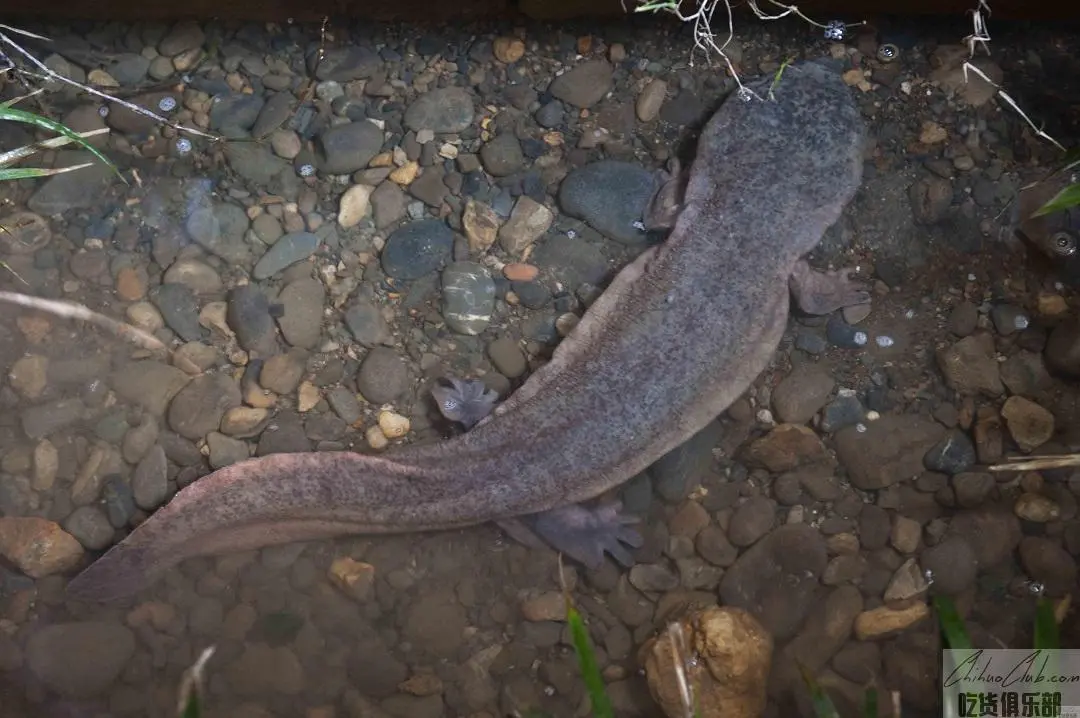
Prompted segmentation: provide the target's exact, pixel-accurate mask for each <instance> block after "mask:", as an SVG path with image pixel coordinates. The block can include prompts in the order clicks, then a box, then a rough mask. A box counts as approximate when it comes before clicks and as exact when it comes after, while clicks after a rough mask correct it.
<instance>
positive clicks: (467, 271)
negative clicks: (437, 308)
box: [442, 262, 495, 336]
mask: <svg viewBox="0 0 1080 718" xmlns="http://www.w3.org/2000/svg"><path fill="white" fill-rule="evenodd" d="M442 296H443V307H442V314H443V317H444V318H445V319H446V324H447V326H449V327H450V329H452V330H453V331H455V332H458V333H461V334H467V335H471V336H476V335H478V334H480V333H481V332H482V331H484V329H486V328H487V326H488V324H489V323H490V322H491V315H492V313H493V312H494V310H495V282H494V280H492V278H491V274H490V273H489V272H488V270H487V269H486V268H485V267H484V266H482V265H480V264H475V263H473V262H452V263H451V264H448V265H447V266H446V268H445V269H444V270H443V273H442Z"/></svg>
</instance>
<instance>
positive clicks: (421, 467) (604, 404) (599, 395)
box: [69, 63, 868, 600]
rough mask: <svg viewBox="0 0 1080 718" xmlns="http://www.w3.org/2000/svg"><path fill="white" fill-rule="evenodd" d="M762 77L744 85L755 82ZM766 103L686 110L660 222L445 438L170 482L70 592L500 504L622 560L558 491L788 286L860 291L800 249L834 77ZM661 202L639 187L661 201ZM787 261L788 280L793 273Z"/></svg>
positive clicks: (729, 380) (661, 422)
mask: <svg viewBox="0 0 1080 718" xmlns="http://www.w3.org/2000/svg"><path fill="white" fill-rule="evenodd" d="M772 81H773V78H772V77H766V78H763V79H761V80H759V81H757V82H756V83H753V84H751V85H750V86H751V87H752V88H753V89H755V90H756V91H757V93H758V95H760V96H761V97H766V96H767V94H768V88H769V86H770V84H771V83H772ZM773 94H774V97H775V100H774V101H769V100H766V101H757V100H753V101H749V102H743V101H741V100H739V99H737V98H732V99H730V100H729V101H727V102H725V103H724V104H723V105H722V107H721V108H720V109H719V110H718V112H717V113H716V114H715V115H714V116H713V118H712V119H711V120H710V121H709V123H708V124H707V126H706V127H705V129H704V131H703V133H702V136H701V139H700V140H699V146H698V151H697V157H696V159H695V160H694V162H693V165H692V166H691V167H690V170H689V175H688V181H687V182H686V186H685V191H682V189H681V180H685V179H686V177H687V176H682V177H680V176H678V175H676V176H675V177H674V178H672V180H671V181H672V182H675V183H676V184H675V185H674V188H673V186H672V185H668V187H667V188H665V189H664V190H662V191H661V194H662V195H663V194H664V193H665V192H666V194H667V196H669V197H671V198H674V199H678V198H679V197H680V196H681V202H680V204H681V210H680V211H678V212H677V213H675V212H668V217H667V221H665V218H664V217H663V216H661V215H663V214H664V213H663V212H655V213H654V214H653V216H650V217H649V221H650V223H652V224H653V225H654V226H657V225H658V226H664V225H667V224H670V219H671V217H675V216H676V215H677V219H675V222H674V227H673V228H672V230H671V233H670V235H669V236H668V239H667V240H666V241H665V242H664V243H663V244H661V245H658V246H656V247H653V248H651V249H649V250H648V251H646V252H645V253H644V254H642V255H641V256H640V257H639V258H638V259H637V260H636V261H634V262H633V263H632V264H630V265H628V266H627V267H626V268H625V269H623V270H622V272H621V273H620V274H619V275H618V276H617V277H616V278H615V280H614V281H613V282H612V284H611V285H610V286H609V287H608V289H607V290H606V291H605V292H604V294H603V295H602V296H601V297H600V298H599V299H598V300H597V301H596V303H595V304H594V305H593V306H592V307H591V308H590V309H589V311H588V312H587V313H586V314H585V316H584V317H583V318H582V320H581V322H580V323H579V324H578V326H577V327H576V329H575V330H574V332H573V333H572V334H571V335H570V336H569V337H567V338H566V339H565V340H563V342H562V343H561V344H560V345H559V347H558V349H557V350H556V351H555V353H554V356H553V357H552V359H551V361H550V362H549V363H548V364H546V365H545V366H544V367H542V368H541V369H540V370H539V371H537V372H536V373H535V374H533V375H532V376H531V377H530V378H529V380H528V381H527V382H526V383H525V384H524V385H523V386H522V387H521V388H520V389H519V390H518V391H517V392H515V393H514V394H513V395H511V396H510V397H509V399H508V400H507V401H506V402H504V403H503V404H502V405H500V406H499V407H497V408H496V409H495V411H494V412H493V414H492V415H491V417H490V418H488V419H487V420H485V421H481V422H480V423H478V424H477V425H476V426H475V428H473V429H472V430H471V431H469V432H468V433H465V434H463V435H461V436H458V437H456V438H454V439H452V440H449V441H446V442H442V443H437V444H428V445H422V446H415V447H406V448H403V449H401V450H399V451H394V452H392V453H390V454H388V455H386V456H377V457H373V456H363V455H360V454H355V453H351V452H335V453H303V454H274V455H270V456H266V457H261V458H256V459H251V460H248V461H245V462H241V463H238V464H233V465H231V466H228V467H226V468H224V469H221V470H219V471H216V472H214V473H213V474H210V475H209V476H206V477H204V478H202V479H200V480H198V481H196V482H194V483H193V484H192V485H190V486H188V487H186V488H185V489H183V490H182V491H180V492H179V493H178V494H177V495H176V497H175V498H174V499H173V500H172V501H171V502H170V503H169V504H168V505H166V506H165V507H163V508H162V509H160V510H159V511H157V512H156V513H155V514H154V515H153V516H152V517H151V518H150V519H149V520H148V521H147V522H145V523H144V524H142V525H141V526H139V527H138V528H137V529H136V530H135V531H133V532H132V533H131V534H130V535H129V536H128V537H127V538H126V539H124V540H123V541H122V542H121V543H119V544H118V545H116V546H115V547H113V548H112V549H111V550H110V551H109V552H108V553H106V554H105V555H104V556H103V557H102V558H100V559H98V561H97V562H96V563H94V564H92V565H91V566H90V567H89V568H87V569H86V570H85V571H84V572H83V573H82V574H80V575H79V576H77V577H76V578H75V579H74V580H73V581H72V582H71V584H70V585H69V591H70V592H71V593H72V594H73V595H74V596H77V597H81V598H86V599H96V600H106V599H110V598H117V597H123V596H126V595H129V594H131V593H132V592H134V591H136V590H137V589H139V588H142V587H143V586H145V585H147V584H149V583H150V582H152V581H154V580H155V579H156V578H158V577H159V576H160V575H161V573H162V572H163V571H165V570H166V569H168V568H169V567H170V566H172V565H174V564H176V563H177V562H178V561H180V560H182V559H185V558H188V557H191V556H196V555H208V554H218V553H225V552H231V551H239V550H246V549H253V548H259V547H263V546H268V545H273V544H278V543H284V542H290V541H297V540H309V539H316V538H325V537H332V536H338V535H343V534H386V533H402V532H411V531H425V530H439V529H451V528H456V527H464V526H470V525H476V524H480V523H484V522H487V521H492V520H494V521H498V522H500V523H503V522H504V521H505V522H506V523H511V522H510V520H511V519H514V518H515V517H520V518H521V519H522V522H523V523H524V524H525V525H526V526H527V527H528V528H529V529H530V530H532V531H533V532H535V533H538V534H539V535H541V536H542V537H543V538H544V539H545V540H546V541H547V542H548V543H549V544H551V545H552V546H554V547H555V548H557V549H559V550H562V551H564V552H567V553H568V554H570V555H571V556H573V557H574V558H577V559H579V560H581V561H583V562H585V563H586V564H588V565H591V566H595V565H597V564H598V563H599V562H600V561H602V560H603V554H604V552H605V551H606V552H609V553H612V554H613V555H616V557H618V558H621V559H623V560H628V555H627V554H626V552H625V549H623V548H622V547H621V545H620V544H621V543H629V544H630V545H634V543H637V542H638V541H636V535H634V534H633V532H631V531H628V529H627V528H626V525H625V524H626V523H627V521H626V519H624V518H622V517H621V516H619V514H618V512H617V510H615V509H613V508H612V507H610V506H609V507H602V508H600V509H596V510H589V509H586V508H583V507H581V506H578V505H577V504H579V503H580V502H585V501H588V500H590V499H593V498H595V497H598V496H600V495H601V494H603V493H605V492H607V491H608V490H610V489H612V488H615V487H617V486H619V485H620V484H622V483H623V482H625V481H626V480H627V479H629V478H631V477H632V476H634V475H635V474H637V473H638V472H640V471H642V470H644V469H645V468H646V467H648V466H649V465H650V464H652V463H653V462H654V461H656V460H657V459H658V458H660V457H661V456H663V455H665V454H667V453H668V452H669V451H671V450H672V449H675V448H676V447H678V446H679V445H680V444H682V443H683V442H684V441H686V440H687V439H688V438H689V437H691V436H692V435H693V434H695V433H696V432H697V431H699V430H700V429H702V428H703V427H704V426H705V425H706V424H707V423H708V422H709V421H710V420H712V419H713V418H715V417H716V416H717V415H718V414H720V413H721V412H722V411H724V410H725V409H726V408H727V407H728V406H730V405H731V403H732V402H733V401H735V399H737V398H738V397H739V396H740V395H741V394H743V392H745V391H746V389H747V388H748V387H749V386H750V384H751V383H752V382H753V381H754V379H755V378H757V376H758V375H759V373H760V372H761V371H762V370H763V369H764V368H765V367H766V366H767V364H768V362H769V360H770V358H771V357H772V354H773V352H774V350H775V349H776V346H777V344H778V343H779V341H780V338H781V335H782V333H783V331H784V328H785V326H786V324H787V318H788V308H789V294H790V292H789V285H793V286H794V288H795V289H797V290H798V291H796V292H795V296H796V297H802V298H803V300H804V301H805V303H808V304H809V305H810V307H808V309H809V310H810V311H814V312H817V313H824V312H828V311H833V310H835V309H837V308H839V307H841V306H845V305H848V304H854V303H859V302H865V301H868V295H867V294H866V293H865V292H863V291H861V290H859V289H858V288H857V287H856V286H855V285H853V284H852V283H850V282H849V281H848V280H847V279H846V276H845V275H844V274H843V273H838V274H836V273H834V274H832V275H818V274H813V273H811V272H810V271H809V270H808V269H807V268H806V266H805V264H804V263H803V262H802V257H803V255H805V254H806V253H807V252H809V251H810V250H811V249H813V248H814V247H815V246H816V245H817V243H818V242H819V241H820V239H821V237H822V234H823V233H824V231H825V230H826V229H827V228H828V227H829V226H830V225H831V224H833V223H834V222H835V221H836V220H837V219H838V218H839V216H840V212H841V210H842V209H843V207H844V206H845V205H846V204H847V202H848V201H850V199H851V198H852V196H853V195H854V194H855V191H856V190H857V188H858V186H859V183H860V180H861V170H862V135H863V123H862V119H861V117H860V115H859V112H858V109H857V108H856V106H855V103H854V101H853V99H852V97H851V95H850V90H849V89H848V88H847V87H846V86H845V85H844V84H843V82H842V81H841V79H840V77H839V74H838V73H837V72H835V71H833V70H830V69H826V67H825V66H824V65H821V64H816V63H810V64H803V65H796V66H790V67H788V68H787V69H785V71H784V74H783V77H782V78H781V80H780V82H779V84H778V85H777V86H776V87H775V89H774V91H773ZM671 201H673V200H666V201H661V202H659V203H658V204H660V205H666V204H670V202H671ZM793 278H794V279H793Z"/></svg>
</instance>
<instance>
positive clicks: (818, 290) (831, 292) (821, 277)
mask: <svg viewBox="0 0 1080 718" xmlns="http://www.w3.org/2000/svg"><path fill="white" fill-rule="evenodd" d="M854 271H855V270H854V269H853V268H850V267H845V268H843V269H837V270H835V271H831V272H819V271H818V270H816V269H812V268H811V267H810V265H809V264H807V263H806V260H802V259H800V260H799V261H798V262H797V263H796V265H795V268H794V269H793V270H792V272H791V278H790V280H789V282H788V284H789V286H790V287H791V294H792V296H793V297H794V299H795V303H796V304H797V305H798V307H799V309H801V310H802V311H804V312H806V313H807V314H816V315H823V314H831V313H832V312H835V311H836V310H837V309H843V308H844V307H850V306H854V305H856V304H866V303H867V302H869V301H870V292H868V291H867V289H866V285H865V284H863V283H862V282H860V281H858V280H856V279H852V278H851V277H850V276H849V275H851V274H852V273H853V272H854Z"/></svg>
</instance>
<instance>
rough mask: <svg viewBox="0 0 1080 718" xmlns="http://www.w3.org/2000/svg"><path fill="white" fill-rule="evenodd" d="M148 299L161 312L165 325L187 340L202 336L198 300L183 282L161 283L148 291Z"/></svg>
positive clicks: (190, 340)
mask: <svg viewBox="0 0 1080 718" xmlns="http://www.w3.org/2000/svg"><path fill="white" fill-rule="evenodd" d="M150 301H152V302H153V303H154V305H155V306H156V307H157V309H158V311H159V312H160V313H161V317H162V319H164V321H165V325H166V326H168V327H169V329H172V330H173V331H174V332H176V334H177V336H179V337H180V338H181V339H183V340H184V341H187V342H193V341H198V340H200V339H202V338H203V329H202V326H201V325H200V324H199V300H198V298H197V297H196V296H195V293H194V292H193V291H191V288H190V287H188V286H187V285H185V284H162V285H161V286H160V287H157V288H155V289H154V290H153V291H152V292H151V293H150Z"/></svg>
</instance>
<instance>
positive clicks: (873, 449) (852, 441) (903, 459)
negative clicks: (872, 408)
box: [834, 414, 958, 491]
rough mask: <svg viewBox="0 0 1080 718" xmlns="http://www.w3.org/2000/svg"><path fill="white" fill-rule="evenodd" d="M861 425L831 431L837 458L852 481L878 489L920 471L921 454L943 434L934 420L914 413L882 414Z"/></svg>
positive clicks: (865, 486) (864, 486)
mask: <svg viewBox="0 0 1080 718" xmlns="http://www.w3.org/2000/svg"><path fill="white" fill-rule="evenodd" d="M864 426H865V430H863V431H860V430H859V427H858V426H857V425H856V426H849V427H845V428H843V429H840V430H839V431H837V432H836V434H835V435H834V441H835V448H836V457H837V459H839V461H840V463H841V464H842V465H843V466H844V468H845V469H846V470H847V474H848V478H849V480H850V481H851V483H852V485H853V486H855V487H856V488H858V489H861V490H863V491H876V490H881V489H883V488H885V487H888V486H892V485H893V484H896V483H899V482H902V481H907V480H909V479H911V478H912V477H914V476H918V475H919V474H921V473H922V472H923V471H924V470H925V468H927V467H924V463H923V456H924V455H925V454H926V452H927V450H929V449H930V448H931V447H933V446H934V445H935V444H937V443H938V441H940V439H941V437H942V435H943V434H944V429H943V428H942V427H941V425H939V424H938V423H937V422H935V421H933V420H931V419H928V418H924V417H920V416H915V415H903V414H901V415H897V414H890V415H885V416H882V417H881V418H880V419H878V420H877V421H872V422H868V423H867V424H865V425H864ZM957 473H958V472H957Z"/></svg>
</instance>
